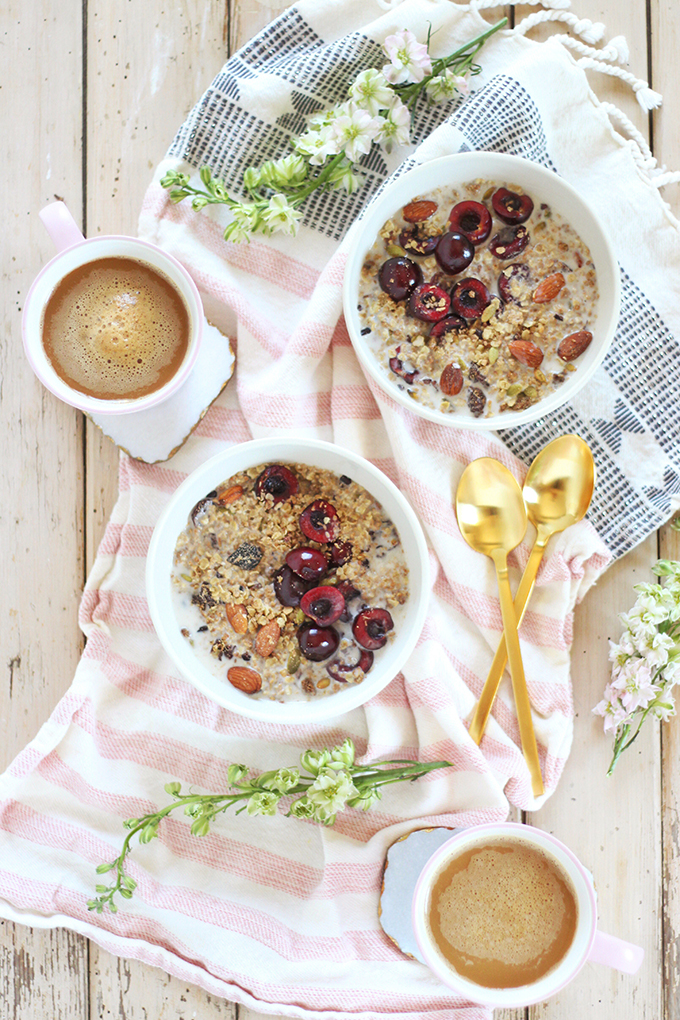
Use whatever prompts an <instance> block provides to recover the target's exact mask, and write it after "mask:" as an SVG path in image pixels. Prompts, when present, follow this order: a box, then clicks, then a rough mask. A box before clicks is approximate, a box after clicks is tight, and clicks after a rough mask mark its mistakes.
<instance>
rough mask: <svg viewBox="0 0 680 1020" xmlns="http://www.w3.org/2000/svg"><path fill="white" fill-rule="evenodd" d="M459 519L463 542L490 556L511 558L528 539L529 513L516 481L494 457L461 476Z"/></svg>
mask: <svg viewBox="0 0 680 1020" xmlns="http://www.w3.org/2000/svg"><path fill="white" fill-rule="evenodd" d="M456 515H457V517H458V526H459V528H460V530H461V533H462V535H463V538H464V539H465V541H466V542H467V543H468V545H469V546H471V547H472V548H473V549H477V550H478V552H483V553H484V554H485V555H486V556H492V557H493V555H494V550H502V551H504V553H505V554H506V555H507V554H508V553H509V552H510V551H511V550H512V549H514V548H515V546H517V545H519V543H520V542H521V541H522V539H523V538H524V533H525V532H526V530H527V512H526V509H525V506H524V501H523V499H522V493H521V491H520V488H519V485H518V484H517V482H516V480H515V478H514V477H513V476H512V475H511V474H510V472H509V471H508V469H507V468H506V467H503V465H502V464H501V463H500V462H499V461H497V460H493V458H491V457H480V458H479V459H478V460H473V461H472V463H471V464H468V466H467V467H466V468H465V471H464V472H463V474H462V475H461V479H460V482H459V484H458V491H457V493H456Z"/></svg>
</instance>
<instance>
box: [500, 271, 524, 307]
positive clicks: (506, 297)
mask: <svg viewBox="0 0 680 1020" xmlns="http://www.w3.org/2000/svg"><path fill="white" fill-rule="evenodd" d="M530 280H531V270H530V269H529V267H528V265H527V264H526V262H513V264H512V265H511V266H508V267H507V268H506V269H504V270H503V272H502V273H501V275H500V276H499V277H498V293H499V294H500V296H501V298H502V299H503V301H505V303H506V304H507V303H508V302H510V301H514V303H515V304H519V303H520V299H519V297H517V296H516V293H515V292H516V291H517V290H519V289H520V288H521V287H522V286H524V285H526V284H528V283H529V282H530Z"/></svg>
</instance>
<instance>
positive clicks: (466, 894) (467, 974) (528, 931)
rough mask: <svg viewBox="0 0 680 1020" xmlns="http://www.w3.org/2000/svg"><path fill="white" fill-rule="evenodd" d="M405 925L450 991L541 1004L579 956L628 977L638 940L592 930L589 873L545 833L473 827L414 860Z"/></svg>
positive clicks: (638, 958)
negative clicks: (422, 860)
mask: <svg viewBox="0 0 680 1020" xmlns="http://www.w3.org/2000/svg"><path fill="white" fill-rule="evenodd" d="M411 922H412V924H413V932H414V934H415V937H416V942H417V944H418V950H419V957H420V959H422V960H423V962H424V963H426V964H427V966H428V967H429V968H430V970H432V971H433V972H434V973H435V974H436V975H437V977H438V978H439V979H440V980H441V981H442V982H443V983H444V984H445V985H448V987H449V988H451V989H452V990H453V991H454V992H456V993H457V994H458V995H460V996H462V997H463V998H465V999H467V1000H470V1001H472V1002H477V1003H480V1004H482V1005H485V1006H494V1007H504V1008H507V1009H512V1008H515V1007H519V1006H530V1005H532V1004H533V1003H536V1002H543V1001H544V1000H545V999H547V998H549V997H550V996H551V995H554V994H555V993H556V992H558V991H559V990H560V989H561V988H563V987H564V985H566V984H568V982H569V981H571V980H572V979H573V978H574V977H575V976H576V974H578V972H579V970H580V969H581V967H582V966H583V965H584V963H585V962H586V960H593V961H596V962H598V963H604V964H607V965H608V966H610V967H615V968H616V969H617V970H621V971H624V972H625V973H628V974H634V973H635V971H636V970H637V969H638V968H639V966H640V964H641V962H642V958H643V955H644V954H643V952H642V949H640V947H639V946H635V945H632V944H631V943H630V942H624V941H623V940H622V939H619V938H616V937H615V936H613V935H608V934H606V933H605V932H602V931H599V930H598V928H597V901H596V898H595V889H594V886H593V879H592V876H591V875H590V873H589V872H588V871H587V870H586V869H585V868H584V867H583V865H582V864H581V863H580V861H579V860H578V858H577V857H576V856H575V855H574V854H573V853H572V851H571V850H570V849H569V848H568V847H566V846H565V845H564V843H561V842H560V840H558V839H556V838H555V836H553V835H551V834H550V833H549V832H544V831H543V830H541V829H537V828H534V827H533V826H531V825H519V824H516V823H513V822H498V823H488V824H484V825H472V826H470V827H469V828H467V829H460V830H459V831H458V832H457V833H456V834H455V835H454V836H452V837H451V839H449V840H447V841H446V842H445V843H443V844H442V845H441V846H440V847H439V848H438V849H437V850H436V851H435V852H434V853H433V854H432V856H431V857H430V859H429V860H428V861H427V863H426V864H425V866H424V867H423V869H422V871H421V873H420V875H419V876H418V881H417V883H416V887H415V891H414V894H413V902H412V908H411Z"/></svg>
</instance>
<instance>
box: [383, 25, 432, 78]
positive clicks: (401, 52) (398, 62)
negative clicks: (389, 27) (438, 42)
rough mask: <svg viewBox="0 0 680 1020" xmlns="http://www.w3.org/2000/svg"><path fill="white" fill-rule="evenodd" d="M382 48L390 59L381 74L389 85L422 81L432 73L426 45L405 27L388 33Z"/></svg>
mask: <svg viewBox="0 0 680 1020" xmlns="http://www.w3.org/2000/svg"><path fill="white" fill-rule="evenodd" d="M383 49H384V50H385V53H386V54H387V56H388V57H389V60H390V62H389V64H385V66H384V67H383V75H384V76H385V78H386V79H387V81H388V82H389V83H390V84H391V85H401V84H403V83H404V82H416V81H422V80H423V78H424V77H425V75H426V74H432V61H431V60H430V57H429V54H428V52H427V46H425V45H424V43H419V42H418V40H417V39H416V37H415V36H414V34H413V32H409V30H408V29H407V28H402V29H401V31H399V32H395V34H394V35H388V37H387V39H385V42H384V43H383Z"/></svg>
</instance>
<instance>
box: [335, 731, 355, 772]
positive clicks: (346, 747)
mask: <svg viewBox="0 0 680 1020" xmlns="http://www.w3.org/2000/svg"><path fill="white" fill-rule="evenodd" d="M331 762H340V763H341V764H342V765H344V766H345V767H348V766H350V765H353V764H354V742H353V741H352V740H350V738H349V737H345V739H344V740H343V742H342V743H341V744H337V745H336V746H335V747H334V748H333V750H332V751H331Z"/></svg>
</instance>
